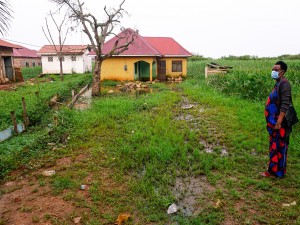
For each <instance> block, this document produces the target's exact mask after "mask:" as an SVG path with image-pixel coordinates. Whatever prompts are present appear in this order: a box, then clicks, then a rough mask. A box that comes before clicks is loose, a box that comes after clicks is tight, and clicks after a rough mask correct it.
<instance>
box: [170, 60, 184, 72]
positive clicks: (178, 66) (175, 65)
mask: <svg viewBox="0 0 300 225" xmlns="http://www.w3.org/2000/svg"><path fill="white" fill-rule="evenodd" d="M172 72H182V61H181V60H178V61H172Z"/></svg>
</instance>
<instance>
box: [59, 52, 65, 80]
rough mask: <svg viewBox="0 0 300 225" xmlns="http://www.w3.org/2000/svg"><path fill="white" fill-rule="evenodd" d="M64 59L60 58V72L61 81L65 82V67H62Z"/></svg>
mask: <svg viewBox="0 0 300 225" xmlns="http://www.w3.org/2000/svg"><path fill="white" fill-rule="evenodd" d="M62 59H63V58H62V57H61V56H60V57H59V71H60V80H61V81H64V74H63V65H62Z"/></svg>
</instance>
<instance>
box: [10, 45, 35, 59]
mask: <svg viewBox="0 0 300 225" xmlns="http://www.w3.org/2000/svg"><path fill="white" fill-rule="evenodd" d="M13 52H14V57H25V58H41V56H40V55H38V54H37V51H36V50H32V49H28V48H25V47H23V48H21V49H13Z"/></svg>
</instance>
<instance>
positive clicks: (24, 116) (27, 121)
mask: <svg viewBox="0 0 300 225" xmlns="http://www.w3.org/2000/svg"><path fill="white" fill-rule="evenodd" d="M22 107H23V122H24V130H26V129H27V127H28V125H29V119H28V117H27V110H26V102H25V98H24V97H22Z"/></svg>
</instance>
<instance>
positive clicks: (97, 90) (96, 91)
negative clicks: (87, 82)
mask: <svg viewBox="0 0 300 225" xmlns="http://www.w3.org/2000/svg"><path fill="white" fill-rule="evenodd" d="M101 65H102V61H100V60H96V61H95V69H94V76H93V84H92V96H99V95H100V94H101V86H100V79H101V76H100V74H101Z"/></svg>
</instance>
